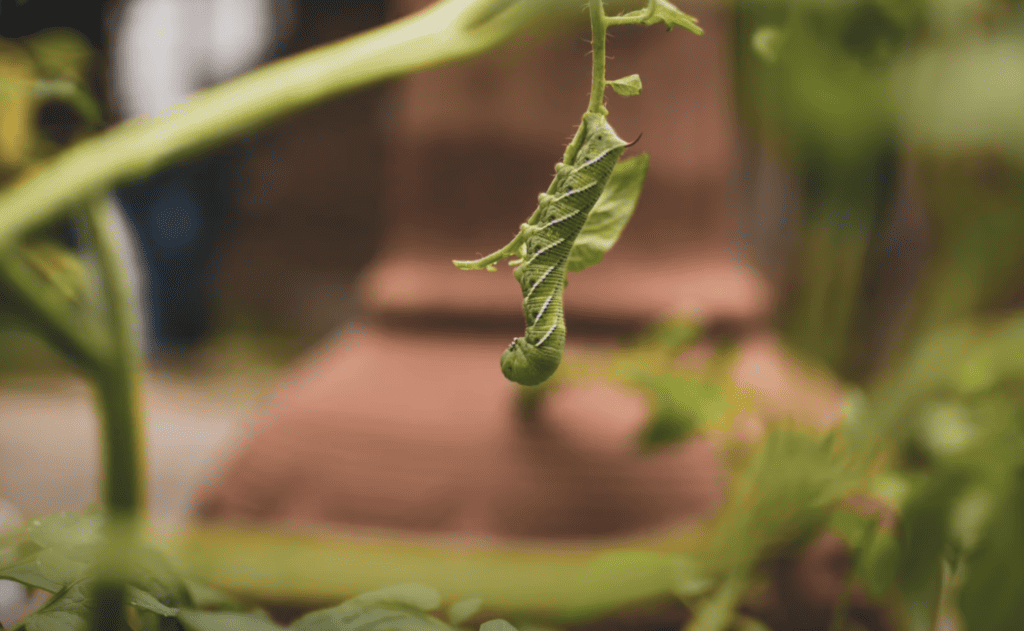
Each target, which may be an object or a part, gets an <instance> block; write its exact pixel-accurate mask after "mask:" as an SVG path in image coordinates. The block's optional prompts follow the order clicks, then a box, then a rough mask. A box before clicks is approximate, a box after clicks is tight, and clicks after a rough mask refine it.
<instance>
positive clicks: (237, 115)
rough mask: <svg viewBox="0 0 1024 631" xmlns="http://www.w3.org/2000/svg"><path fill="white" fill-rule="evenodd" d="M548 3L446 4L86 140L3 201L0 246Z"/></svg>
mask: <svg viewBox="0 0 1024 631" xmlns="http://www.w3.org/2000/svg"><path fill="white" fill-rule="evenodd" d="M567 4H568V3H567V2H564V1H563V2H557V3H556V2H553V1H552V0H518V1H517V2H508V1H507V0H444V1H442V2H439V3H437V4H435V5H433V6H431V7H429V8H427V9H425V10H424V11H421V12H419V13H417V14H415V15H412V16H410V17H408V18H405V19H402V20H399V21H397V22H393V23H391V24H388V25H386V26H383V27H381V28H378V29H375V30H373V31H369V32H367V33H364V34H360V35H357V36H355V37H352V38H349V39H347V40H344V41H341V42H338V43H335V44H331V45H328V46H324V47H322V48H318V49H315V50H311V51H308V52H305V53H302V54H300V55H296V56H294V57H290V58H288V59H283V60H281V61H278V62H275V63H273V64H268V65H266V66H264V67H262V68H260V69H258V70H256V71H253V72H251V73H249V74H246V75H244V76H241V77H238V78H237V79H234V80H231V81H228V82H225V83H223V84H221V85H218V86H215V87H213V88H210V89H208V90H205V91H203V92H201V93H199V94H197V95H196V96H195V97H193V98H192V99H190V100H189V101H187V102H185V103H182V104H181V105H179V106H177V107H175V108H174V109H172V110H170V111H168V112H166V113H164V114H160V115H158V116H153V117H151V118H145V119H137V120H133V121H129V122H127V123H125V124H123V125H121V126H118V127H116V128H113V129H111V130H110V131H108V132H106V133H103V134H101V135H99V136H96V137H93V138H91V139H89V140H86V141H83V142H81V143H79V144H77V145H75V146H73V147H71V148H70V149H68V150H67V151H65V152H64V153H62V154H60V155H59V156H57V157H56V158H54V159H53V161H52V162H50V163H49V165H48V166H47V167H46V168H44V169H42V170H41V171H40V172H39V173H37V174H36V175H34V176H33V177H31V178H28V179H26V180H25V181H24V182H21V183H19V184H18V185H16V186H14V187H12V188H10V189H8V190H7V191H5V192H3V193H2V194H0V247H3V246H6V245H7V244H9V243H10V242H11V241H12V240H13V239H15V238H16V235H18V234H24V233H25V232H26V231H27V230H29V229H31V228H33V227H36V226H40V225H43V224H45V223H46V222H47V221H49V220H51V219H52V218H54V217H55V216H57V215H58V214H59V213H61V212H63V211H64V210H65V209H66V208H67V207H68V206H70V205H72V204H73V203H75V202H78V201H80V200H83V199H86V198H87V197H89V196H91V195H95V194H98V193H99V192H101V191H106V190H109V189H110V188H112V187H113V186H115V185H117V184H119V183H121V182H125V181H128V180H132V179H135V178H139V177H142V176H145V175H147V174H149V173H153V172H155V171H157V170H159V169H161V168H164V167H167V166H169V165H171V164H173V163H174V162H177V161H180V160H182V159H184V158H186V157H188V156H190V155H194V154H197V153H200V152H201V151H203V150H206V149H209V148H211V147H213V146H215V145H218V144H221V143H223V142H225V141H227V140H230V139H232V138H235V137H237V136H239V135H241V134H243V133H245V132H247V131H251V130H253V129H255V128H257V127H260V126H262V125H266V124H268V123H270V122H271V121H273V120H275V119H278V118H281V117H283V116H285V115H287V114H291V113H293V112H296V111H299V110H301V109H304V108H307V107H310V106H312V105H315V104H317V103H320V102H322V101H325V100H327V99H329V98H331V97H335V96H338V95H340V94H343V93H345V92H351V91H353V90H356V89H358V88H362V87H364V86H367V85H369V84H372V83H376V82H379V81H384V80H386V79H393V78H395V77H398V76H401V75H405V74H409V73H412V72H417V71H420V70H424V69H426V68H430V67H433V66H437V65H440V64H444V63H450V62H453V61H457V60H460V59H465V58H468V57H472V56H474V55H477V54H479V53H481V52H483V51H484V50H487V49H489V48H492V47H494V46H496V45H497V44H499V43H500V42H502V41H503V40H505V39H507V38H508V37H509V36H511V35H512V34H513V33H515V32H516V31H517V30H519V29H520V28H522V27H523V26H524V25H526V24H527V23H529V22H531V21H533V20H535V19H537V18H538V17H540V16H542V15H545V14H549V13H552V12H554V11H555V10H556V9H559V8H562V7H563V5H565V6H567Z"/></svg>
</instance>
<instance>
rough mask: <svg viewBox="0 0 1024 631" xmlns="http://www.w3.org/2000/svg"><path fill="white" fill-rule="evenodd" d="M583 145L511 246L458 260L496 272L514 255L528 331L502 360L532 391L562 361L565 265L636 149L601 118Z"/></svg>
mask: <svg viewBox="0 0 1024 631" xmlns="http://www.w3.org/2000/svg"><path fill="white" fill-rule="evenodd" d="M582 125H583V128H582V129H581V130H580V131H581V133H582V143H581V144H580V147H579V150H578V151H577V153H576V159H575V160H574V161H573V163H572V164H561V163H560V164H558V165H556V167H555V171H556V172H555V179H554V182H553V183H552V185H551V187H550V188H549V189H548V190H549V192H548V193H541V195H540V197H539V200H538V201H539V203H538V206H537V210H536V211H535V212H534V214H533V216H532V217H530V220H529V221H528V222H527V223H526V224H523V226H522V229H521V230H520V233H519V235H517V236H516V238H515V239H514V240H513V241H512V243H510V244H509V245H508V246H506V247H505V248H503V249H502V250H499V252H496V253H495V254H492V255H491V256H489V257H485V258H484V259H480V260H479V261H456V262H455V264H456V265H457V266H458V267H460V268H463V269H479V268H481V267H487V268H488V269H493V262H494V261H495V260H498V259H499V258H504V256H507V255H508V254H510V253H512V252H518V253H519V254H520V256H521V258H520V259H519V260H518V261H513V264H515V265H516V268H515V271H514V272H513V274H514V276H515V278H516V280H517V281H519V285H520V286H521V287H522V290H523V311H524V313H525V315H526V333H525V335H523V337H517V338H515V339H514V340H513V341H512V344H511V345H510V346H509V347H508V348H507V349H506V350H505V352H504V353H503V354H502V356H501V371H502V373H504V375H505V377H507V378H508V379H510V380H511V381H515V382H516V383H520V384H523V385H527V386H532V385H537V384H539V383H541V382H543V381H545V380H547V378H548V377H550V376H551V375H552V374H553V373H554V372H555V370H556V369H557V368H558V365H559V363H561V360H562V349H563V347H564V346H565V317H564V313H563V310H562V292H563V291H564V290H565V284H566V273H567V270H566V266H567V264H568V261H569V254H570V252H572V248H573V245H574V244H575V243H576V237H577V236H579V234H580V231H581V230H582V229H583V225H584V224H585V223H586V221H587V217H588V216H589V215H590V211H591V209H593V208H594V205H595V204H596V203H597V200H598V198H600V197H601V193H602V191H604V188H605V186H606V185H607V183H608V179H609V178H610V177H611V175H612V170H613V169H614V168H615V165H616V163H617V162H618V160H619V157H620V156H621V155H622V152H623V151H624V150H625V149H626V147H628V146H629V145H630V144H631V143H627V142H626V141H624V140H623V139H621V138H619V136H618V134H616V133H615V130H614V129H612V127H611V125H609V124H608V121H607V119H606V118H605V117H604V115H602V114H596V113H587V114H585V115H584V116H583V123H582Z"/></svg>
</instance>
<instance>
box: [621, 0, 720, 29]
mask: <svg viewBox="0 0 1024 631" xmlns="http://www.w3.org/2000/svg"><path fill="white" fill-rule="evenodd" d="M623 17H624V18H642V19H641V20H640V21H641V22H642V23H643V24H646V25H647V26H651V25H654V24H659V23H664V24H665V27H666V29H667V30H669V31H671V30H672V27H673V26H681V27H683V28H685V29H686V30H688V31H690V32H691V33H695V34H697V35H703V34H704V29H702V28H701V27H699V26H697V18H695V17H693V16H692V15H687V14H685V13H683V12H682V11H680V10H679V9H677V8H676V7H675V5H673V4H672V3H671V2H669V1H668V0H652V2H651V6H649V7H648V8H646V9H639V10H637V11H632V12H630V13H627V14H626V15H624V16H623Z"/></svg>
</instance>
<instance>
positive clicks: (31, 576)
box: [0, 550, 67, 594]
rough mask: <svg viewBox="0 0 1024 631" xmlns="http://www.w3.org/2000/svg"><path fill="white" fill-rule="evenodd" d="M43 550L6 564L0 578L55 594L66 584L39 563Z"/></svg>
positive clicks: (0, 571)
mask: <svg viewBox="0 0 1024 631" xmlns="http://www.w3.org/2000/svg"><path fill="white" fill-rule="evenodd" d="M44 552H48V551H47V550H40V551H39V552H36V553H35V554H33V555H31V556H29V557H28V558H26V559H20V560H18V561H17V562H15V563H12V564H11V565H8V566H7V567H5V568H3V569H2V570H0V578H3V579H7V580H9V581H17V582H18V583H21V584H22V585H25V586H28V587H34V588H37V589H41V590H43V591H45V592H50V593H51V594H56V593H57V592H59V591H60V590H62V589H64V588H65V587H67V585H66V584H65V583H63V582H62V581H60V580H56V579H55V578H54V577H53V576H52V575H51V573H50V572H49V571H48V569H47V568H45V567H44V565H43V563H41V561H40V555H42V554H43V553H44Z"/></svg>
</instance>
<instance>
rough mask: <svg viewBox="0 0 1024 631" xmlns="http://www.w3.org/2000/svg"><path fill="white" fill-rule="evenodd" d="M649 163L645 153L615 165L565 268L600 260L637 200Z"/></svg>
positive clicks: (586, 264)
mask: <svg viewBox="0 0 1024 631" xmlns="http://www.w3.org/2000/svg"><path fill="white" fill-rule="evenodd" d="M649 164H650V156H648V155H647V154H646V153H645V154H643V155H639V156H636V157H634V158H630V159H628V160H623V161H622V162H620V163H618V164H616V165H615V170H614V171H612V175H611V177H610V178H609V179H608V184H607V185H606V186H605V187H604V191H603V192H602V193H601V197H599V198H598V200H597V203H596V204H594V208H593V210H591V211H590V216H588V217H587V222H586V223H585V224H583V229H582V230H581V231H580V234H579V236H578V237H577V238H576V243H575V245H573V247H572V251H571V252H569V262H568V265H567V268H566V269H568V271H570V272H578V271H580V270H584V269H586V268H588V267H590V266H591V265H596V264H598V263H600V262H601V259H603V258H604V255H605V252H607V251H608V250H610V249H611V248H612V246H613V245H615V242H616V241H618V240H619V235H620V234H622V230H623V228H625V227H626V223H627V222H629V218H630V217H632V216H633V211H634V210H636V205H637V202H638V201H640V192H641V191H642V190H643V186H644V179H645V178H646V177H647V167H648V165H649Z"/></svg>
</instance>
